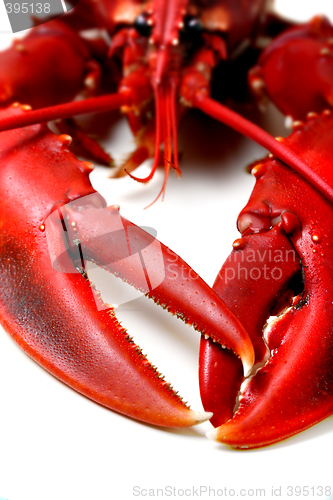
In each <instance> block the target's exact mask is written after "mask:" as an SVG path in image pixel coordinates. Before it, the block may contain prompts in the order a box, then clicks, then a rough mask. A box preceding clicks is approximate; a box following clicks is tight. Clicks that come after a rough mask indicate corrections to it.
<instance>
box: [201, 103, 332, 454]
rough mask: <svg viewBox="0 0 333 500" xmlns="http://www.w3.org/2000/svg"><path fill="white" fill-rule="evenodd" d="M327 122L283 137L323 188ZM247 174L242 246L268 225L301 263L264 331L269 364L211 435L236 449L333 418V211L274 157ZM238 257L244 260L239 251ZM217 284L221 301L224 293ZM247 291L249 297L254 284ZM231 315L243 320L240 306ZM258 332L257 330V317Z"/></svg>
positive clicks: (313, 121) (327, 115) (277, 244)
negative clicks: (250, 177) (290, 293)
mask: <svg viewBox="0 0 333 500" xmlns="http://www.w3.org/2000/svg"><path fill="white" fill-rule="evenodd" d="M332 124H333V119H332V116H331V115H330V113H329V112H328V113H323V115H322V116H319V117H316V118H312V119H311V120H309V121H308V122H307V123H306V124H305V125H304V127H303V128H302V129H299V130H297V131H295V132H294V134H292V135H291V136H290V137H289V138H288V139H286V143H287V144H288V147H290V148H291V149H292V150H293V151H294V152H296V153H297V154H299V155H300V157H302V158H303V159H304V160H305V161H306V162H307V163H308V164H309V165H310V166H311V168H313V169H314V170H315V171H316V172H317V173H319V174H321V175H325V177H326V181H327V182H328V183H329V184H332V174H331V171H330V170H329V168H328V167H329V166H330V162H331V158H332V143H333V142H332V130H333V127H332ZM253 173H254V175H255V176H256V179H257V182H256V186H255V188H254V191H253V193H252V195H251V198H250V200H249V203H248V205H247V206H246V207H245V208H244V210H243V211H242V212H241V214H240V217H239V220H238V227H239V229H240V230H241V231H242V232H243V233H244V234H245V233H249V232H252V233H253V234H252V235H251V236H248V237H247V236H246V237H244V240H246V238H253V240H255V238H259V239H260V238H262V237H263V235H265V234H266V232H267V228H268V227H272V229H270V230H269V231H268V234H269V233H271V232H272V231H281V230H283V231H284V232H285V233H286V235H288V237H289V238H290V241H291V243H292V245H293V247H294V249H295V251H296V252H297V254H298V255H299V257H300V259H301V262H302V272H303V275H304V288H303V289H302V291H299V290H298V292H299V293H298V295H297V296H296V297H295V298H294V299H293V302H292V304H291V307H290V308H289V309H288V310H286V311H284V313H283V314H280V315H279V317H278V319H277V320H276V321H275V322H274V323H273V324H272V326H271V328H270V329H269V331H268V332H266V339H267V345H268V347H269V350H270V353H271V355H270V358H269V360H268V361H267V362H266V364H265V366H263V367H262V368H260V369H259V370H258V371H257V372H256V373H255V374H254V375H253V376H252V378H250V379H249V380H248V383H247V385H246V387H245V388H244V389H243V392H242V393H241V396H240V402H239V407H238V409H237V411H236V412H235V414H234V416H233V418H231V419H230V420H229V421H228V422H226V423H224V424H223V425H222V426H220V427H219V428H217V429H216V430H214V431H212V432H211V433H210V437H212V438H213V439H216V440H218V441H220V442H223V443H226V444H229V445H231V446H233V447H236V448H256V447H260V446H265V445H268V444H271V443H274V442H276V441H279V440H281V439H285V438H287V437H289V436H292V435H293V434H296V433H298V432H301V431H302V430H305V429H307V428H308V427H310V426H312V425H314V424H315V423H317V422H319V421H320V420H323V419H324V418H326V417H327V416H329V415H330V414H331V413H332V412H333V371H332V355H333V338H332V322H333V312H332V307H331V303H332V269H331V268H332V266H331V260H332V252H331V247H330V243H329V241H330V236H329V231H330V227H331V226H332V224H331V221H332V217H333V212H332V205H331V203H329V202H328V201H327V200H326V199H325V198H324V197H323V196H322V195H321V194H320V193H319V192H318V191H316V190H315V189H313V187H312V186H311V185H310V184H308V183H307V182H305V181H304V179H302V178H301V177H300V176H299V175H298V174H296V173H295V172H293V171H291V170H290V169H289V168H288V167H286V166H285V165H283V164H282V163H281V162H279V161H278V160H276V159H266V160H264V161H263V162H260V163H259V164H257V165H255V167H254V170H253ZM295 193H296V194H297V196H296V199H297V203H295V202H294V200H295ZM309 199H311V205H309V201H308V200H309ZM323 214H324V215H323ZM279 221H280V222H279ZM264 237H265V236H264ZM280 245H281V242H280V241H278V240H276V241H275V243H274V245H273V246H272V251H273V252H277V251H279V250H280V249H281V247H280ZM239 252H240V254H241V255H242V254H243V255H244V256H245V255H246V254H244V249H241V250H239ZM239 258H240V256H239ZM220 285H221V283H220ZM220 285H219V289H220V290H219V293H220V294H222V295H223V294H224V293H226V292H224V291H223V287H222V286H220ZM270 286H272V285H270ZM250 290H251V291H252V290H253V291H254V292H255V291H256V284H254V285H253V286H252V287H249V291H250ZM272 290H273V287H272ZM277 297H279V295H277ZM241 301H242V294H241ZM237 315H238V317H239V319H241V320H243V321H244V322H246V317H247V311H246V309H245V307H243V308H242V310H239V311H238V313H237ZM258 320H259V318H258ZM258 326H259V328H262V327H263V326H264V325H263V319H261V323H259V325H258ZM248 330H249V326H248Z"/></svg>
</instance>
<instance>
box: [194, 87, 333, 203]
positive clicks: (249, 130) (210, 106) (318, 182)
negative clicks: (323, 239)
mask: <svg viewBox="0 0 333 500" xmlns="http://www.w3.org/2000/svg"><path fill="white" fill-rule="evenodd" d="M193 105H194V106H195V107H196V108H198V109H201V111H203V112H204V113H206V114H207V115H209V116H211V117H212V118H215V119H216V120H219V121H220V122H223V123H225V124H226V125H228V126H229V127H232V128H233V129H234V130H237V132H240V133H241V134H243V135H245V136H246V137H248V138H249V139H252V140H253V141H255V142H256V143H257V144H259V145H260V146H263V147H264V148H266V149H268V151H270V152H271V153H272V154H274V155H275V156H277V158H278V159H279V160H281V161H283V162H284V163H286V165H288V167H290V168H291V169H292V170H294V171H295V172H297V173H298V174H299V175H301V176H302V177H303V178H304V179H305V180H306V181H307V182H309V183H310V184H311V185H312V186H314V187H315V188H316V189H317V190H318V191H319V192H320V193H321V194H322V195H324V196H325V198H327V199H328V200H329V201H330V202H331V203H332V202H333V187H332V186H331V185H330V184H328V183H327V182H326V181H325V180H324V179H323V178H322V177H321V176H320V175H319V174H317V173H316V172H314V171H313V170H312V169H311V167H310V166H309V165H308V164H307V163H305V162H304V161H303V160H302V159H300V158H299V157H298V156H297V155H296V154H295V153H294V152H293V150H292V149H291V148H289V147H288V146H287V145H286V144H283V143H281V142H279V141H278V140H277V139H275V138H274V137H273V136H271V135H270V134H268V133H267V132H265V131H264V130H262V129H261V128H260V127H258V126H257V125H254V124H253V123H251V122H250V121H249V120H247V119H246V118H243V117H242V116H241V115H239V114H238V113H235V112H234V111H231V110H230V109H229V108H227V107H226V106H223V105H222V104H220V103H218V102H217V101H214V100H213V99H211V98H210V97H207V96H206V95H205V94H203V93H201V92H198V93H197V94H196V95H195V98H194V101H193Z"/></svg>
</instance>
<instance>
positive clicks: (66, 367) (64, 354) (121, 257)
mask: <svg viewBox="0 0 333 500" xmlns="http://www.w3.org/2000/svg"><path fill="white" fill-rule="evenodd" d="M23 109H24V108H23ZM22 112H23V111H22V109H21V108H20V107H19V106H16V107H12V108H10V109H8V110H5V111H2V112H1V114H2V115H10V116H18V115H20V114H22ZM27 144H28V145H29V146H30V148H29V149H28V150H27V147H26V146H27ZM68 144H69V139H68V136H60V137H57V136H55V135H54V134H52V133H51V132H50V131H49V129H48V128H47V127H46V126H43V125H34V126H30V127H25V128H24V129H19V130H12V131H8V132H2V133H1V134H0V158H1V169H0V182H1V185H2V189H3V192H4V193H5V195H4V197H3V199H2V202H1V204H0V213H1V221H2V230H1V234H0V268H1V287H0V318H1V323H2V325H3V326H4V328H5V329H6V330H7V331H8V333H10V334H11V335H12V337H13V338H14V339H15V341H16V342H17V343H18V344H19V345H20V346H21V347H22V348H23V350H24V351H25V352H26V353H27V354H29V355H30V356H31V357H32V358H33V359H34V360H35V361H37V362H38V363H39V364H40V365H42V366H43V367H44V368H45V369H47V370H48V371H49V372H51V373H52V374H53V375H55V376H56V377H57V378H59V379H60V380H61V381H63V382H64V383H66V384H67V385H69V386H70V387H72V388H73V389H75V390H77V391H78V392H80V393H82V394H83V395H85V396H87V397H88V398H90V399H92V400H94V401H96V402H98V403H99V404H102V405H104V406H106V407H107V408H110V409H113V410H116V411H119V412H121V413H124V414H125V415H128V416H131V417H133V418H136V419H138V420H142V421H145V422H148V423H151V424H154V425H161V426H168V427H183V426H188V425H194V424H196V423H199V422H200V421H203V420H206V419H207V418H209V416H210V415H207V414H206V413H198V412H194V411H192V410H190V409H189V408H188V407H187V406H186V405H185V404H184V402H183V401H182V400H181V399H180V398H179V397H178V396H177V394H176V393H175V392H174V391H173V389H172V388H171V387H170V385H169V384H168V383H167V382H165V381H164V379H163V377H162V376H161V375H160V374H159V373H158V371H157V370H156V368H155V367H153V366H152V365H151V363H150V362H149V361H148V360H147V358H146V357H145V356H144V355H143V354H142V351H141V349H139V347H138V346H137V345H136V344H135V343H134V341H133V340H132V339H131V337H130V336H129V335H128V334H127V332H126V330H125V329H124V328H123V327H122V326H121V325H120V324H119V323H118V321H117V319H116V316H115V311H114V309H113V308H112V307H111V306H107V307H106V304H104V302H103V301H102V299H101V298H100V297H99V294H98V292H97V291H96V290H95V289H94V287H92V286H91V284H90V282H89V280H88V279H87V276H86V274H85V271H84V259H85V258H87V259H91V260H93V261H95V262H97V263H98V264H99V265H101V266H104V267H106V268H108V270H110V271H113V272H116V273H118V274H121V275H122V277H123V279H126V280H127V281H129V282H130V283H133V284H134V285H135V286H136V287H138V288H141V289H142V290H143V291H144V292H145V293H147V294H148V295H149V296H151V297H153V298H154V300H155V301H156V302H159V303H161V305H162V306H164V307H166V308H167V309H169V310H170V311H171V312H173V313H174V314H177V315H178V316H181V317H182V318H183V319H184V320H185V321H187V322H188V323H191V324H193V325H194V326H195V328H197V329H198V330H200V331H201V332H202V333H205V334H207V335H210V336H212V337H213V338H214V339H216V340H217V341H219V342H221V343H222V344H225V345H226V346H228V347H230V348H232V349H233V350H234V351H235V352H236V353H237V354H238V355H240V356H241V357H242V360H243V363H244V365H245V366H247V367H248V368H249V367H251V365H252V363H253V348H252V343H251V340H250V339H249V337H248V335H247V333H246V331H245V329H244V328H243V326H242V325H241V324H240V322H239V320H237V318H236V317H235V316H234V315H233V314H232V313H231V312H230V311H229V310H228V308H227V307H226V306H225V304H224V303H223V302H222V301H221V300H220V299H219V297H218V296H217V295H216V294H215V293H214V292H213V291H212V290H211V289H210V287H209V286H208V285H206V283H204V282H203V281H202V280H201V279H200V278H199V276H197V275H196V274H195V273H194V271H192V270H191V269H190V268H189V266H188V265H187V264H186V263H185V262H184V261H182V260H181V259H180V258H179V257H178V256H176V255H175V254H174V253H173V252H172V251H171V250H169V249H168V248H167V247H165V246H163V245H162V244H160V243H159V242H158V241H157V240H155V239H154V238H152V237H151V236H150V235H148V234H147V233H146V232H145V231H143V230H142V229H140V228H136V226H134V225H133V224H131V223H130V222H128V221H126V220H125V219H122V218H121V217H120V215H119V212H118V209H117V208H115V207H106V206H105V205H106V203H105V201H104V199H103V198H102V197H101V196H100V195H99V194H98V193H96V191H95V190H94V189H93V188H92V186H91V184H90V181H89V173H90V172H91V165H90V164H88V163H87V162H80V161H78V160H77V159H76V158H75V157H74V156H73V155H72V154H71V153H70V151H69V150H68ZM36 178H38V180H39V183H38V186H37V185H36ZM28 192H29V199H27V197H26V193H28ZM59 214H60V215H59ZM66 225H67V228H66ZM64 229H66V230H64ZM67 229H68V231H67ZM115 234H116V237H115ZM82 252H83V253H82ZM50 257H51V258H50ZM127 259H129V260H127ZM154 263H155V267H154ZM156 263H157V265H156ZM171 264H172V265H171ZM177 270H181V271H182V276H183V279H182V280H180V281H178V280H177V286H178V288H177V286H176V287H174V285H175V279H174V277H175V271H177ZM144 278H146V283H148V285H149V284H150V286H148V288H144V281H143V280H144ZM174 289H175V291H174Z"/></svg>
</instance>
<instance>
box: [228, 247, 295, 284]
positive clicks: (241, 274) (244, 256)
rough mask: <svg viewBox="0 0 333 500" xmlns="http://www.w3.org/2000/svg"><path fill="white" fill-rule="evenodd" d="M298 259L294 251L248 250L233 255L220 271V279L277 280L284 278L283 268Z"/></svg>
mask: <svg viewBox="0 0 333 500" xmlns="http://www.w3.org/2000/svg"><path fill="white" fill-rule="evenodd" d="M297 259H298V257H297V255H296V253H295V251H294V250H280V249H274V250H272V249H265V250H264V249H261V250H260V249H256V250H253V249H247V251H246V252H237V253H231V254H230V255H229V257H228V259H227V261H226V263H225V265H224V267H223V269H222V270H221V271H220V274H219V278H220V279H221V280H222V281H223V282H224V283H225V284H227V283H228V282H229V281H235V280H239V281H247V280H252V281H258V280H261V281H262V280H266V281H267V280H275V281H279V280H280V279H281V278H282V277H283V267H284V266H285V265H286V264H289V263H291V262H296V261H297Z"/></svg>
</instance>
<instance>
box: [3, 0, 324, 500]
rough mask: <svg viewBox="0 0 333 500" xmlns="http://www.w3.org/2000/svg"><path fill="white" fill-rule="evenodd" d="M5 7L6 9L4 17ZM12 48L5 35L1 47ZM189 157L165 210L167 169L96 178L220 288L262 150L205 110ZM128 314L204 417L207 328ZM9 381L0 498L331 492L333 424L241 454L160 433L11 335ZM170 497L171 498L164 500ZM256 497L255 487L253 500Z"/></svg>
mask: <svg viewBox="0 0 333 500" xmlns="http://www.w3.org/2000/svg"><path fill="white" fill-rule="evenodd" d="M283 3H285V4H286V5H285V6H282V4H283ZM308 3H309V4H310V2H308ZM278 4H279V5H280V4H281V10H282V11H284V12H286V11H287V9H288V8H289V12H290V8H291V7H292V11H293V13H296V14H297V15H298V17H299V18H301V17H302V19H307V18H308V17H309V16H311V15H312V14H313V13H314V11H313V10H312V12H306V5H305V4H304V2H303V1H296V0H293V1H292V2H290V1H289V2H282V0H280V1H279V2H278ZM322 4H323V5H324V4H325V5H324V7H322V8H321V5H322ZM329 7H331V14H333V8H332V7H333V6H332V5H331V2H318V1H317V2H316V10H317V12H324V11H325V12H326V13H327V12H328V9H329ZM282 8H283V9H282ZM312 8H313V9H314V7H313V6H312ZM1 9H2V3H1V2H0V14H1ZM331 19H332V20H333V15H331ZM2 21H3V15H1V22H2ZM6 29H8V27H6V23H3V24H2V25H0V31H1V30H2V31H6ZM6 43H8V39H7V37H6V36H5V34H2V35H1V34H0V44H1V45H2V46H4V45H5V44H6ZM1 70H2V69H1ZM310 74H311V71H310ZM282 123H283V120H282V119H281V117H279V116H278V115H277V114H275V113H274V112H273V111H272V110H270V114H269V117H267V119H266V126H267V127H268V128H269V130H270V131H271V132H272V133H273V134H274V135H286V134H287V132H286V131H285V130H284V129H283V125H282ZM108 140H109V146H108V147H109V148H110V151H112V153H113V154H114V156H115V157H117V158H118V159H121V158H122V156H124V154H125V153H126V151H130V150H131V148H132V147H133V143H132V137H131V134H130V132H129V131H128V128H127V125H126V123H125V121H122V122H120V123H119V125H118V126H117V127H115V128H113V129H112V133H111V135H110V137H109V139H108ZM181 150H182V151H183V153H184V155H183V160H182V164H181V167H182V172H183V175H182V178H181V179H177V178H176V176H174V175H171V176H170V179H169V181H168V185H167V191H166V196H165V200H164V202H163V203H162V202H161V201H158V202H157V203H155V205H153V206H152V207H151V208H149V209H148V210H144V207H145V206H146V205H147V204H149V203H150V202H151V201H152V200H153V199H154V197H155V195H156V194H157V192H158V190H159V189H160V186H161V183H162V177H163V174H162V172H158V174H157V175H156V177H155V178H154V180H153V181H152V182H151V183H150V184H149V185H146V186H142V185H139V184H137V183H135V182H133V181H131V180H130V179H128V178H126V179H122V180H112V179H109V178H108V172H107V171H106V170H105V169H96V171H95V172H94V173H93V175H92V181H93V183H94V186H95V187H96V189H98V190H100V192H101V193H102V194H103V195H104V196H105V197H106V198H107V201H108V203H109V204H113V203H119V204H120V205H121V213H122V214H123V215H124V216H125V217H127V218H128V219H130V220H132V221H133V222H136V223H137V224H139V225H146V226H151V227H153V228H155V229H156V230H157V231H158V235H157V236H158V238H159V239H160V240H161V241H162V242H164V243H165V244H167V245H168V246H170V247H171V248H172V249H173V250H175V251H176V252H177V253H179V254H180V255H181V256H182V257H183V258H184V259H185V260H186V261H187V262H188V263H189V264H190V265H191V266H192V267H193V268H194V269H195V270H196V271H197V272H198V273H199V274H200V275H201V276H202V277H203V278H204V279H205V280H206V281H207V282H208V283H209V284H212V283H213V281H214V277H215V275H216V274H217V272H218V270H219V268H220V266H221V265H222V263H223V261H224V260H225V258H226V256H227V255H228V254H229V252H230V251H231V244H232V241H233V240H234V239H235V238H237V234H238V233H237V231H236V228H235V221H236V217H237V214H238V212H239V211H240V209H241V208H242V206H244V204H245V203H246V201H247V199H248V196H249V194H250V192H251V189H252V186H253V183H254V181H253V178H252V177H251V176H249V175H248V174H246V173H245V170H244V167H245V166H246V165H247V164H249V163H250V162H251V161H252V160H253V159H254V158H260V156H261V155H263V154H264V151H263V150H262V149H261V148H259V147H257V146H256V145H254V144H252V143H251V142H250V141H247V140H245V139H243V138H240V137H239V136H238V135H237V134H235V133H234V132H232V131H230V130H228V129H227V128H226V127H224V126H222V125H218V124H214V123H213V122H211V120H209V119H207V118H205V117H203V116H201V115H199V114H193V115H191V118H189V117H188V118H187V119H186V120H185V122H184V123H183V125H182V130H181ZM147 169H148V167H147V166H143V167H142V168H141V170H140V171H137V175H138V176H144V175H145V174H146V172H147V171H148V170H147ZM119 316H120V318H121V320H122V321H123V324H124V326H126V327H127V328H128V330H129V333H130V334H131V335H133V336H134V339H135V341H136V342H137V343H139V344H140V345H141V347H142V348H143V349H144V352H145V353H147V354H148V357H149V359H150V360H151V361H152V362H153V363H154V364H156V365H157V366H158V368H159V369H160V371H162V372H163V373H164V374H165V375H166V377H167V379H168V380H170V381H171V382H172V383H173V385H174V387H175V388H176V390H179V392H180V394H181V395H182V396H183V397H184V399H185V400H187V401H189V402H190V403H191V406H192V408H194V409H198V410H199V409H201V402H200V396H199V391H198V376H197V365H198V347H199V338H198V337H199V335H198V334H197V332H195V331H192V330H191V329H190V328H189V327H186V326H184V325H183V324H182V323H181V322H180V321H179V320H176V319H175V318H172V317H169V315H168V314H167V313H165V312H164V311H163V310H159V308H157V307H156V306H155V305H154V304H153V303H151V301H146V300H145V299H144V298H141V299H139V300H137V301H135V302H133V303H131V304H128V305H127V306H124V307H123V308H121V309H120V311H119ZM0 381H1V382H0V401H1V407H0V408H1V410H0V415H1V418H0V497H3V498H6V499H8V500H60V499H61V500H70V499H71V500H90V499H98V500H111V498H117V499H120V500H122V499H126V500H127V499H130V498H132V496H133V495H132V494H133V487H134V486H137V487H138V488H140V489H143V488H146V489H148V490H149V489H155V493H156V494H157V492H156V489H157V488H164V487H166V486H171V487H175V488H176V490H178V489H180V490H179V491H178V494H179V496H180V495H181V494H182V491H181V490H185V489H191V488H192V487H196V488H199V487H200V486H202V487H205V486H206V487H207V488H208V487H211V488H213V489H215V490H218V489H220V492H219V495H220V496H221V491H222V493H223V497H225V496H228V497H230V496H231V495H232V491H230V489H235V490H236V494H237V492H238V491H239V489H240V488H244V489H256V488H265V490H266V498H271V490H272V487H274V488H278V487H279V486H281V487H282V490H281V491H282V494H281V498H296V497H295V496H294V497H288V496H287V486H310V487H311V486H315V487H316V486H320V485H322V486H325V485H332V486H333V478H332V465H331V460H330V459H329V458H327V453H328V452H329V451H330V450H331V447H332V443H333V417H330V418H328V419H327V420H326V421H324V422H322V423H321V424H319V425H317V426H315V427H314V428H312V429H310V430H308V431H306V432H304V433H303V434H301V435H298V436H296V437H294V438H292V439H289V440H287V441H285V442H283V443H280V444H277V445H274V446H271V447H268V448H264V449H260V450H254V451H246V452H245V451H242V452H241V451H235V450H231V449H229V448H227V447H224V446H222V445H218V444H216V443H213V442H211V441H209V440H208V439H207V438H206V437H205V433H206V431H207V430H209V429H210V428H211V426H210V424H209V423H206V424H203V425H201V426H199V427H197V428H193V429H188V430H161V429H158V428H154V427H152V426H149V425H144V424H140V423H138V422H135V421H132V420H131V419H129V418H125V417H123V416H121V415H118V414H115V413H113V412H110V411H108V410H106V409H104V408H102V407H100V406H98V405H96V404H94V403H92V402H91V401H89V400H87V399H85V398H84V397H82V396H80V395H79V394H76V393H75V392H73V391H72V390H71V389H69V388H67V387H66V386H64V385H63V384H61V383H60V382H58V381H57V380H56V379H54V378H53V377H52V376H51V375H49V374H47V373H46V372H45V371H44V370H43V369H42V368H40V367H39V366H38V365H37V364H36V363H34V362H33V361H32V360H30V358H28V357H27V356H26V355H25V354H24V353H23V352H22V351H21V350H20V349H19V348H18V347H17V346H16V344H15V343H14V342H13V341H12V340H11V338H10V337H9V336H8V335H7V334H6V333H5V332H4V331H1V332H0ZM224 488H227V490H224ZM137 491H138V490H137ZM143 493H144V492H143ZM146 493H147V496H149V497H150V498H154V497H153V496H151V495H149V491H147V492H146ZM185 494H186V492H185V491H184V495H185ZM217 494H218V492H217V491H216V495H217ZM160 497H161V492H160V493H159V496H155V498H160ZM251 497H252V498H253V497H255V496H254V494H253V491H251V490H250V491H249V495H248V496H246V497H245V498H251ZM202 498H208V496H203V497H202ZM211 498H214V496H213V492H211ZM309 498H319V497H316V496H315V497H313V496H311V495H310V497H309ZM321 498H323V497H321Z"/></svg>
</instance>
